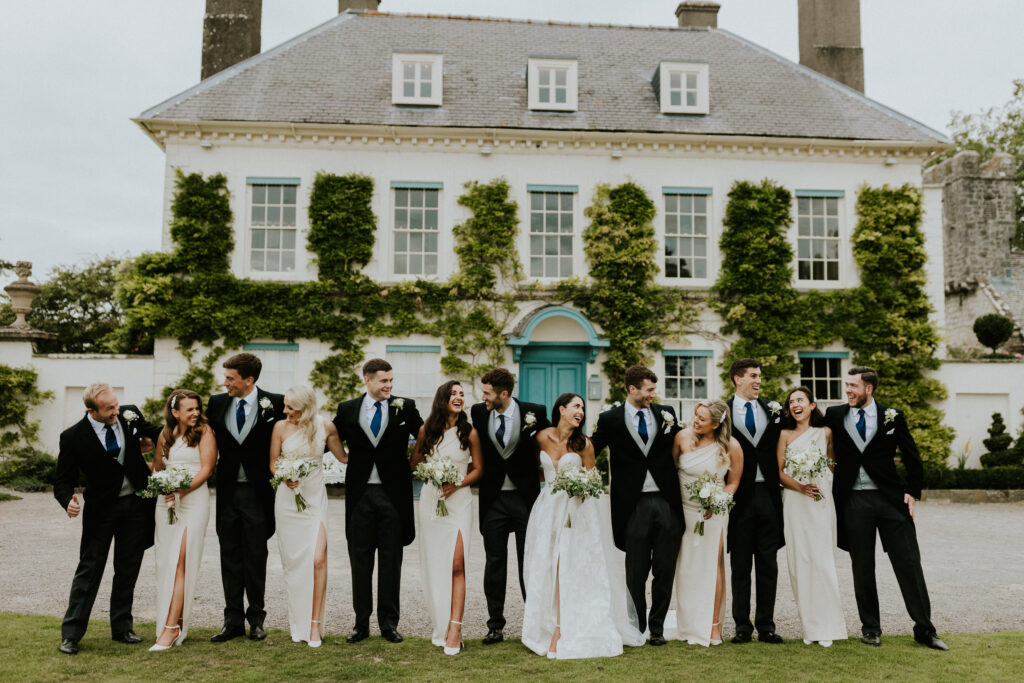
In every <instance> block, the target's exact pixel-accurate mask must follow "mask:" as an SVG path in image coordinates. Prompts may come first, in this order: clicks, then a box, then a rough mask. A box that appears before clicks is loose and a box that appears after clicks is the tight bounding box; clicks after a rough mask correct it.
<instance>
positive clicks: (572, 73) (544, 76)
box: [526, 57, 578, 111]
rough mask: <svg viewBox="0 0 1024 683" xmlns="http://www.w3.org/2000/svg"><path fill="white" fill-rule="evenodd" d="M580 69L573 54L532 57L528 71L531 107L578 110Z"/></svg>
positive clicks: (548, 109)
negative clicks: (570, 56) (560, 56)
mask: <svg viewBox="0 0 1024 683" xmlns="http://www.w3.org/2000/svg"><path fill="white" fill-rule="evenodd" d="M577 73H578V71H577V64H576V59H574V58H566V57H562V58H548V57H531V58H530V60H529V66H528V69H527V74H526V82H527V86H528V87H529V105H530V109H533V110H536V111H576V110H577V108H578V106H577V103H578V98H577Z"/></svg>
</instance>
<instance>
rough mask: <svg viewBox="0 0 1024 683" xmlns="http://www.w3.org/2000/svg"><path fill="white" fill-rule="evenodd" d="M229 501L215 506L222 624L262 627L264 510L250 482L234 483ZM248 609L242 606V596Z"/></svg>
mask: <svg viewBox="0 0 1024 683" xmlns="http://www.w3.org/2000/svg"><path fill="white" fill-rule="evenodd" d="M230 496H231V501H230V504H229V505H227V506H226V507H223V508H220V509H219V513H220V514H219V515H218V518H217V539H218V540H219V541H220V578H221V583H222V584H223V586H224V627H225V628H228V629H240V628H244V623H243V620H245V621H248V622H249V625H250V626H260V627H262V626H263V619H264V618H265V617H266V616H267V613H266V611H265V610H264V609H263V607H264V605H263V595H264V591H265V590H266V585H267V537H268V536H269V535H270V534H269V533H268V532H269V531H270V523H271V520H270V519H268V516H267V510H266V508H265V507H264V505H263V503H262V501H261V500H260V499H259V496H258V494H257V491H256V489H254V488H253V487H252V485H251V484H248V483H242V482H238V483H236V484H235V487H234V490H233V491H232V492H231V494H230ZM245 598H248V600H249V608H248V609H247V610H246V609H245V602H244V599H245Z"/></svg>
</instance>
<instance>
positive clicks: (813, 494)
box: [800, 484, 821, 498]
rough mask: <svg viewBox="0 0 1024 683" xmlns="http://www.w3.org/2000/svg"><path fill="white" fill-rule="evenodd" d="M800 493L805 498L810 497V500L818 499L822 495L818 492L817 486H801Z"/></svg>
mask: <svg viewBox="0 0 1024 683" xmlns="http://www.w3.org/2000/svg"><path fill="white" fill-rule="evenodd" d="M800 491H801V493H803V494H804V495H805V496H808V497H810V498H817V497H818V496H820V495H821V491H820V490H818V485H817V484H801V485H800Z"/></svg>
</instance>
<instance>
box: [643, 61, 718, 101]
mask: <svg viewBox="0 0 1024 683" xmlns="http://www.w3.org/2000/svg"><path fill="white" fill-rule="evenodd" d="M654 88H655V92H656V93H657V95H658V101H659V102H660V103H661V113H662V114H707V113H708V109H709V102H708V65H707V63H706V62H674V61H663V62H661V64H659V65H658V70H657V72H655V75H654Z"/></svg>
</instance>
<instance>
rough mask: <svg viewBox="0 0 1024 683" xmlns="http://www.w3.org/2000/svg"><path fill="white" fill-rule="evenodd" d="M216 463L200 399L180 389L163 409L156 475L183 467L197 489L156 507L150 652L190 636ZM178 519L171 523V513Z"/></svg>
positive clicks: (162, 500) (161, 500)
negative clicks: (154, 619)
mask: <svg viewBox="0 0 1024 683" xmlns="http://www.w3.org/2000/svg"><path fill="white" fill-rule="evenodd" d="M216 460H217V442H216V439H215V438H214V436H213V430H212V429H210V428H209V427H208V426H207V424H206V416H205V415H203V406H202V403H201V401H200V399H199V394H197V393H195V392H194V391H188V390H186V389H176V390H175V391H174V392H172V393H171V395H170V396H169V397H168V398H167V404H166V405H165V406H164V428H163V431H161V432H160V436H159V438H158V439H157V442H156V453H155V454H154V456H153V471H154V472H159V471H160V470H162V469H164V468H166V467H171V466H184V467H186V468H187V469H188V470H189V473H190V474H191V475H192V486H190V487H189V488H187V489H182V490H180V491H178V492H177V493H173V494H171V495H168V496H166V497H164V498H158V499H157V504H156V528H155V530H154V555H155V557H156V615H157V626H156V636H157V639H156V644H155V645H154V646H153V647H151V648H149V649H150V651H151V652H159V651H161V650H166V649H168V648H170V647H171V646H172V645H181V644H182V643H183V642H185V637H186V636H187V635H188V626H189V621H190V619H191V616H192V602H193V597H192V596H193V595H194V593H195V587H196V577H197V576H198V574H199V565H200V564H201V563H202V559H203V543H204V542H205V540H206V525H207V522H209V521H210V491H209V489H208V488H207V486H206V480H207V479H209V478H210V473H211V472H212V471H213V465H214V463H215V462H216ZM168 507H174V508H175V511H176V512H177V516H178V519H177V521H176V522H175V523H174V524H168V522H167V508H168Z"/></svg>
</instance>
